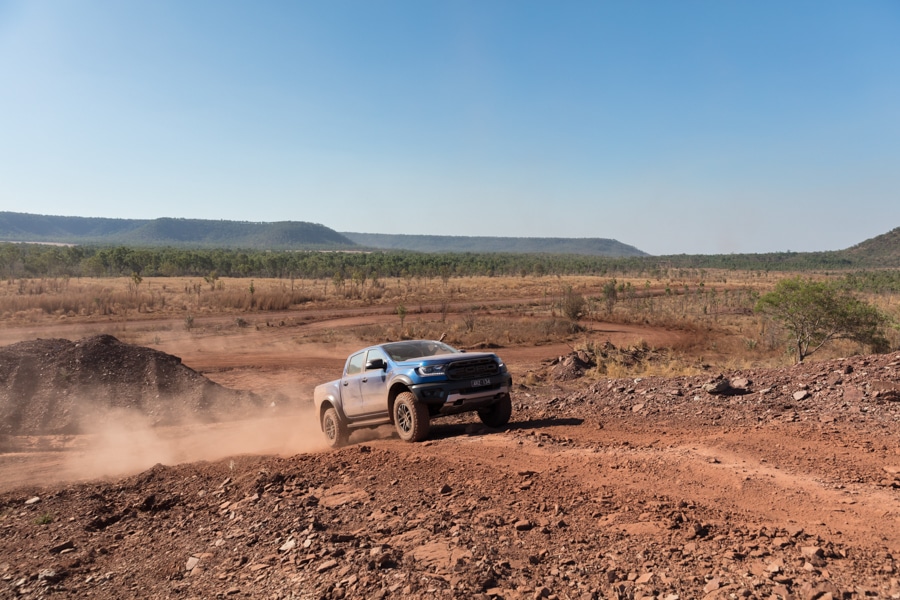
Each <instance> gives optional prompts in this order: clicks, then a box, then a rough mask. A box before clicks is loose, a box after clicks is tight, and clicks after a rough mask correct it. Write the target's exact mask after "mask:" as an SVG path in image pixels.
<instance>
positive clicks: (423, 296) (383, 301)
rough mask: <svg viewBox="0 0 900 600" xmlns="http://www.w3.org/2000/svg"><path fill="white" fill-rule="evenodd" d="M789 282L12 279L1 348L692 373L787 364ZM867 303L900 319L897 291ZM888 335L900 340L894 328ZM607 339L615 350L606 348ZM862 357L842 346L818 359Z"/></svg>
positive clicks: (5, 293)
mask: <svg viewBox="0 0 900 600" xmlns="http://www.w3.org/2000/svg"><path fill="white" fill-rule="evenodd" d="M785 276H790V274H772V273H765V272H754V271H715V270H697V269H670V270H669V272H668V273H667V274H666V275H665V276H664V277H663V276H660V277H657V278H653V279H648V278H646V277H619V278H616V279H615V280H613V279H612V278H609V277H594V276H568V277H566V276H563V277H556V276H553V277H549V276H545V277H535V276H523V277H449V278H446V277H445V278H441V277H434V278H416V277H409V278H383V279H374V280H362V281H360V280H356V281H354V280H344V281H335V280H331V279H318V280H310V279H242V278H216V279H205V280H204V279H203V278H179V277H156V278H149V277H148V278H143V279H141V278H126V277H122V278H99V279H97V278H45V279H15V280H12V279H10V280H6V281H5V282H3V283H2V284H0V341H3V343H11V342H13V341H19V339H23V338H27V337H28V334H29V332H30V331H32V330H33V331H34V332H35V335H38V334H40V332H42V331H44V332H46V331H48V330H51V329H53V328H56V329H58V328H60V327H63V326H65V327H69V328H71V329H72V330H73V331H77V330H78V326H79V325H82V326H87V325H91V324H93V325H95V326H96V325H98V324H106V327H107V329H109V332H110V333H113V334H114V335H117V337H119V338H120V339H123V341H129V342H132V343H139V344H144V345H149V346H156V347H161V349H167V350H169V349H174V348H175V347H176V346H175V344H174V342H175V341H176V338H177V341H179V342H183V341H184V340H185V336H187V339H190V338H192V337H193V338H198V337H203V336H214V337H216V338H220V339H227V338H228V337H229V336H241V339H246V338H247V336H249V335H252V334H253V333H254V332H265V330H267V329H269V328H273V327H275V328H288V330H289V331H290V332H291V333H290V334H289V339H290V340H291V343H292V344H298V345H302V344H316V343H328V344H334V343H341V344H342V345H343V344H347V345H349V346H352V345H354V344H358V343H369V342H376V341H380V340H384V339H399V338H411V337H428V338H437V337H440V336H442V335H443V336H444V337H445V339H446V340H447V341H449V342H450V343H452V344H454V345H457V346H460V347H463V348H479V347H482V348H483V347H491V348H527V347H539V346H546V345H559V344H565V345H567V346H569V347H570V348H572V349H579V350H583V351H587V352H589V353H591V354H593V355H594V356H596V357H597V358H598V362H599V363H600V364H599V365H598V367H597V372H596V375H598V376H624V375H641V374H672V375H674V374H688V373H696V372H700V371H703V370H711V369H717V368H718V369H732V368H747V367H772V366H783V365H786V364H790V362H791V356H790V354H789V352H788V351H787V344H786V338H785V335H784V332H783V331H781V330H780V329H779V328H778V327H777V326H775V325H774V324H773V323H770V322H767V321H766V320H764V319H763V318H762V317H761V316H759V315H757V314H755V313H754V312H753V306H754V304H755V302H756V300H757V298H758V297H759V295H760V294H762V293H765V292H766V291H768V290H769V289H771V288H772V287H773V286H774V285H775V283H776V282H777V281H778V279H779V278H781V277H785ZM825 276H826V275H819V277H825ZM613 282H614V283H613ZM613 290H615V291H613ZM867 300H869V301H871V302H874V303H875V304H877V305H878V306H879V307H880V308H882V309H883V310H884V311H885V312H887V313H888V314H890V315H892V316H893V317H894V318H895V319H896V318H898V316H900V300H898V299H897V298H895V297H894V296H893V295H890V294H882V295H869V296H868V297H867ZM610 324H616V325H619V326H625V327H631V328H632V329H631V331H632V332H633V333H634V332H637V337H635V336H634V335H632V336H631V337H629V338H627V339H624V338H622V337H621V336H618V337H616V336H613V335H610V334H609V332H611V331H621V329H611V328H610V327H608V325H610ZM48 328H49V329H48ZM92 329H95V328H92ZM2 330H7V335H3V333H2ZM63 331H64V330H63ZM642 332H643V333H642ZM889 338H890V341H891V343H892V345H893V347H895V348H896V347H898V346H900V339H898V334H897V332H896V330H892V331H891V332H890V333H889ZM166 341H170V342H172V343H171V344H166ZM607 341H610V342H612V343H613V344H614V345H615V346H616V347H617V348H616V351H613V352H611V351H610V350H609V348H607V349H606V350H605V351H603V350H602V349H601V348H602V346H603V344H604V343H605V342H607ZM260 342H261V343H263V344H264V343H265V342H264V340H263V339H260ZM623 344H624V346H625V347H623ZM166 346H168V348H165V347H166ZM625 350H627V351H628V352H624V353H623V351H625ZM865 350H866V349H865V348H862V347H858V346H857V345H856V344H851V343H843V344H842V343H838V344H834V345H832V346H831V347H829V348H827V349H825V350H823V351H822V352H820V353H819V354H817V355H815V356H814V357H813V358H814V359H819V358H830V357H834V356H838V355H847V354H853V353H858V352H865Z"/></svg>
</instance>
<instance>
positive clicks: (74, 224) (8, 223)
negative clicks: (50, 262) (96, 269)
mask: <svg viewBox="0 0 900 600" xmlns="http://www.w3.org/2000/svg"><path fill="white" fill-rule="evenodd" d="M0 240H3V241H10V242H56V243H69V244H123V245H131V246H183V247H194V248H259V249H271V250H291V249H304V248H335V247H338V248H346V247H355V244H354V243H353V242H352V241H350V240H348V239H347V238H346V237H344V236H342V235H341V234H339V233H338V232H336V231H334V230H333V229H329V228H328V227H325V226H324V225H318V224H316V223H306V222H303V221H281V222H277V223H250V222H246V221H213V220H205V219H169V218H162V219H152V220H141V219H104V218H96V217H59V216H49V215H32V214H26V213H14V212H0Z"/></svg>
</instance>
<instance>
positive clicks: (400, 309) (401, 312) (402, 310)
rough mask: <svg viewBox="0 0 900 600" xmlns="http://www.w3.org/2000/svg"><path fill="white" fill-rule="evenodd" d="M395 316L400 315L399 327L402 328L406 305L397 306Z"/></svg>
mask: <svg viewBox="0 0 900 600" xmlns="http://www.w3.org/2000/svg"><path fill="white" fill-rule="evenodd" d="M397 316H398V317H400V329H403V322H404V321H406V307H405V306H403V305H402V304H400V305H398V306H397Z"/></svg>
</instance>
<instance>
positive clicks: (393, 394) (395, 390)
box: [387, 381, 412, 425]
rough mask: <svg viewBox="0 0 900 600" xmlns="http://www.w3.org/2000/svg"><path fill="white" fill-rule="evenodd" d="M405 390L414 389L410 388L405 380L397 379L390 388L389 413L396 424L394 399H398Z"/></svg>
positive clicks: (392, 422) (392, 421)
mask: <svg viewBox="0 0 900 600" xmlns="http://www.w3.org/2000/svg"><path fill="white" fill-rule="evenodd" d="M403 392H412V390H411V389H409V386H408V385H407V384H406V382H405V381H395V382H394V383H392V384H391V387H390V389H389V390H388V403H387V408H388V415H389V416H390V419H391V424H392V425H393V424H394V401H395V400H396V399H397V396H399V395H400V394H402V393H403Z"/></svg>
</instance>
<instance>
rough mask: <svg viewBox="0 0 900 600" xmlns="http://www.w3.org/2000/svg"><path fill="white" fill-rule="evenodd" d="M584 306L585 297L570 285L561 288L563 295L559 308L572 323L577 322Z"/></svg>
mask: <svg viewBox="0 0 900 600" xmlns="http://www.w3.org/2000/svg"><path fill="white" fill-rule="evenodd" d="M584 308H585V299H584V296H582V295H581V294H580V293H578V292H576V291H575V290H574V289H572V286H571V285H567V286H566V288H565V289H564V290H563V297H562V303H561V306H560V309H561V310H562V314H563V315H565V317H566V318H567V319H569V320H570V321H572V323H576V322H578V319H580V318H581V316H582V314H583V312H584Z"/></svg>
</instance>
